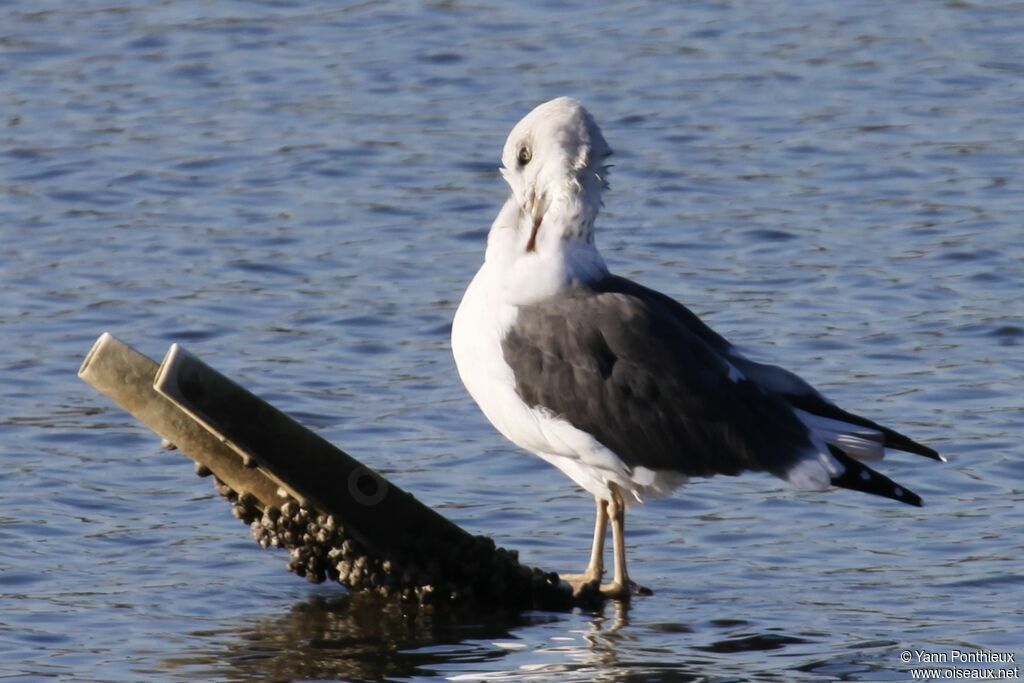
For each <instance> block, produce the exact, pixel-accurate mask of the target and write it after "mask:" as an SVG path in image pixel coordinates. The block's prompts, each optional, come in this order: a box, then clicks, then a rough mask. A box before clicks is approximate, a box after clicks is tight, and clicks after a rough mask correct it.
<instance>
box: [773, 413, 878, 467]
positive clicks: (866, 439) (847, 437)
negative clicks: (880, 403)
mask: <svg viewBox="0 0 1024 683" xmlns="http://www.w3.org/2000/svg"><path fill="white" fill-rule="evenodd" d="M793 412H794V413H796V416H797V417H798V418H799V419H800V421H801V422H803V423H804V426H806V427H807V428H808V429H809V430H811V433H812V434H814V435H816V436H819V437H821V439H822V440H823V441H824V442H825V443H829V444H832V445H833V446H835V447H836V448H838V449H839V450H841V451H843V452H844V453H846V454H847V455H849V456H850V457H851V458H855V459H857V460H860V461H862V462H873V461H876V460H881V459H882V458H884V457H885V444H884V440H885V437H884V436H883V435H882V433H881V432H879V431H876V430H874V429H869V428H868V427H861V426H860V425H853V424H850V423H849V422H842V421H841V420H834V419H832V418H829V417H822V416H821V415H814V414H812V413H808V412H806V411H804V410H799V409H794V411H793Z"/></svg>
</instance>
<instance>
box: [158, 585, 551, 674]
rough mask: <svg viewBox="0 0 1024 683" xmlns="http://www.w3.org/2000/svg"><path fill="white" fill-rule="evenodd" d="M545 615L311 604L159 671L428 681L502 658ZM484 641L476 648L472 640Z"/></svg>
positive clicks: (347, 601)
mask: <svg viewBox="0 0 1024 683" xmlns="http://www.w3.org/2000/svg"><path fill="white" fill-rule="evenodd" d="M559 618H560V617H559V616H557V615H550V614H530V615H524V614H521V613H516V612H506V611H502V610H496V609H487V610H478V609H471V608H465V607H458V608H457V607H451V606H444V605H437V606H434V605H416V604H403V603H400V602H397V601H383V600H381V599H380V598H377V597H376V596H369V595H343V596H338V597H336V598H335V597H324V596H316V597H311V598H309V599H308V600H306V601H303V602H300V603H297V604H296V605H295V606H293V607H292V608H291V609H290V610H289V611H288V612H287V613H285V614H283V615H278V616H270V617H268V618H266V619H265V620H264V621H260V622H256V623H247V624H244V625H242V626H240V627H239V628H238V629H237V630H232V631H218V632H212V633H211V632H203V633H196V634H193V635H195V636H198V637H200V638H201V639H202V640H203V641H205V642H206V643H216V646H215V647H214V648H210V649H205V650H201V651H198V652H192V653H191V654H189V655H186V656H183V657H175V658H170V659H167V660H165V662H164V664H165V665H166V667H167V668H170V669H175V670H179V672H180V670H181V669H186V670H189V671H190V672H191V673H192V674H193V675H194V676H197V677H202V676H210V675H213V674H214V673H215V674H216V675H218V676H222V677H226V678H228V679H230V680H255V679H261V680H296V679H301V680H325V679H326V680H334V679H341V680H376V679H380V678H391V677H404V676H415V675H421V676H422V675H427V676H429V675H432V674H434V673H436V670H435V667H437V666H438V665H442V664H445V663H448V662H453V661H459V662H463V663H471V662H481V663H482V662H487V661H490V660H493V659H497V658H500V657H501V656H502V650H501V649H497V648H494V647H493V646H492V645H491V642H492V641H494V640H498V639H508V638H511V637H512V636H511V634H510V629H512V628H516V627H520V626H528V625H536V624H543V623H546V622H550V621H557V620H558V619H559ZM480 640H486V642H485V643H483V644H481V645H479V646H476V645H474V641H480Z"/></svg>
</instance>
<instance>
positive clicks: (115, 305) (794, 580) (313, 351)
mask: <svg viewBox="0 0 1024 683" xmlns="http://www.w3.org/2000/svg"><path fill="white" fill-rule="evenodd" d="M1022 30H1024V13H1022V12H1021V11H1020V7H1019V5H1014V4H1012V3H1002V2H992V3H966V2H925V1H924V0H911V1H910V2H902V3H883V2H863V3H835V4H823V3H814V2H798V1H793V2H779V3H770V4H754V3H688V4H685V5H681V4H676V3H640V4H638V5H636V6H634V7H632V8H631V9H630V10H629V11H623V10H621V9H617V8H615V7H614V6H612V5H608V6H594V5H592V4H578V5H576V4H567V5H564V6H563V7H562V8H561V9H559V10H552V9H547V7H546V4H542V3H518V4H515V5H511V4H499V3H487V2H484V3H475V4H472V5H469V4H463V3H460V2H448V3H422V4H421V3H403V2H381V3H365V4H352V5H347V6H338V5H337V4H334V3H322V4H321V3H315V2H305V1H302V0H300V1H299V2H295V3H276V2H273V3H271V2H267V3H263V2H227V3H197V2H176V3H142V2H139V3H136V4H123V3H122V4H119V3H116V2H115V3H113V4H109V3H108V4H99V3H94V2H89V1H86V2H79V3H33V4H32V5H31V7H29V6H27V5H25V4H24V3H17V4H8V5H7V6H5V8H4V21H3V22H0V52H2V57H3V58H2V60H0V102H2V103H3V104H2V106H0V188H2V192H3V201H2V202H0V253H2V254H3V255H4V258H3V262H2V265H0V335H2V342H3V343H2V344H0V377H2V378H3V381H2V382H0V462H2V464H3V467H2V469H0V587H2V589H0V614H2V615H3V617H2V618H0V676H5V677H10V678H18V677H24V678H38V677H42V676H51V677H57V678H63V679H66V680H72V679H74V680H81V679H91V680H111V681H113V680H117V681H134V680H198V679H205V680H251V679H253V678H259V677H265V678H277V679H285V678H292V679H327V680H331V679H377V678H381V677H390V678H398V679H422V680H428V679H431V678H438V677H446V678H452V679H457V680H476V679H480V678H511V679H525V678H545V677H546V678H553V679H558V680H580V681H590V680H646V679H648V678H658V677H660V678H661V679H663V680H665V679H671V680H734V679H750V678H755V679H762V680H763V679H775V680H801V679H844V680H880V679H881V680H904V679H906V677H907V674H906V673H905V672H906V671H907V669H909V668H911V665H910V664H906V663H903V662H901V661H900V652H901V651H902V650H905V649H917V650H929V651H937V652H942V651H945V652H949V651H950V650H951V649H953V648H959V649H961V650H964V649H970V650H976V649H979V648H987V649H992V650H1003V651H1010V650H1015V649H1016V650H1019V649H1020V648H1021V647H1022V645H1021V638H1020V635H1019V634H1020V633H1022V632H1024V614H1022V611H1021V610H1022V607H1021V605H1022V604H1024V600H1022V599H1021V598H1022V596H1024V579H1022V578H1021V571H1020V567H1021V565H1020V558H1021V556H1022V552H1024V545H1022V543H1024V542H1022V540H1021V539H1022V538H1024V527H1022V524H1024V523H1022V522H1021V520H1022V519H1024V517H1022V515H1021V509H1022V496H1024V494H1022V488H1021V486H1020V482H1021V480H1022V478H1024V466H1022V462H1024V461H1022V450H1021V446H1020V443H1021V441H1022V439H1024V410H1022V408H1024V400H1022V398H1021V390H1020V388H1021V386H1022V380H1024V353H1022V352H1021V348H1022V344H1024V304H1022V300H1021V292H1022V291H1024V229H1022V221H1021V216H1022V215H1024V189H1022V186H1021V178H1022V173H1021V171H1022V162H1021V159H1024V142H1022V135H1021V130H1022V129H1021V116H1020V112H1021V111H1024V78H1022V76H1024V66H1022V65H1024V47H1022V41H1021V40H1020V35H1021V33H1022ZM561 94H573V95H576V96H579V97H580V98H581V99H583V100H584V101H585V102H586V103H587V105H588V106H589V108H590V109H591V110H592V111H593V112H594V114H595V116H596V117H597V119H598V120H599V122H600V123H601V124H602V125H603V127H604V131H605V134H606V137H607V138H608V140H609V142H610V143H611V145H612V147H613V148H614V149H615V151H616V156H615V163H616V168H615V169H614V171H613V173H612V176H611V183H612V191H611V193H609V195H608V196H607V198H606V199H607V210H606V212H605V213H604V214H603V215H602V217H601V218H600V219H599V223H598V226H599V233H598V239H599V241H600V244H601V245H602V248H603V250H604V252H605V255H606V257H607V259H608V261H609V263H610V265H611V267H612V268H613V270H615V271H617V272H619V273H621V274H623V275H627V276H630V277H634V278H636V279H638V280H639V281H641V282H642V283H644V284H647V285H650V286H653V287H656V288H657V289H660V290H662V291H665V292H667V293H670V294H672V295H673V296H675V297H677V298H679V299H680V300H682V301H684V302H686V303H687V304H688V305H690V306H691V307H692V308H693V309H694V310H695V311H697V312H698V313H699V314H701V315H702V316H704V317H705V319H706V320H708V321H709V322H710V323H711V324H712V325H714V326H715V328H716V329H717V330H719V331H720V332H722V333H723V334H725V335H726V336H728V337H729V338H730V339H732V340H733V341H735V342H737V343H738V344H740V345H741V346H743V347H744V348H745V349H748V350H749V351H750V352H751V353H752V354H753V355H754V356H755V357H758V358H765V359H771V360H772V361H775V362H778V363H780V364H783V365H785V366H787V367H790V368H792V369H794V370H796V371H798V372H799V373H800V374H801V375H803V376H804V377H806V378H807V379H808V380H810V381H811V382H813V383H814V384H816V385H817V386H818V387H819V388H821V389H822V390H824V391H825V392H826V393H828V394H829V395H830V396H831V397H832V398H834V399H835V400H836V401H837V402H839V403H840V404H841V405H843V406H845V407H848V408H850V409H852V410H855V411H859V412H863V413H864V414H866V415H867V416H869V417H871V418H874V419H878V420H880V421H882V422H885V423H890V424H892V425H893V426H895V427H897V428H900V429H901V431H905V432H906V433H908V434H910V435H911V436H913V437H915V438H917V439H919V440H921V441H922V442H924V443H928V444H930V445H933V446H935V447H937V448H938V449H939V450H940V451H941V452H942V453H943V454H945V455H947V456H948V457H949V458H950V462H949V463H948V464H946V465H939V464H936V463H933V462H930V461H927V460H923V459H921V458H913V457H910V456H902V457H901V456H896V457H893V458H891V459H889V460H888V461H887V462H885V463H883V466H882V469H883V470H884V471H885V473H886V474H888V475H890V476H892V477H893V478H894V479H895V480H897V481H899V482H901V483H905V484H906V485H907V486H908V487H910V488H912V489H913V490H915V491H917V492H918V493H920V494H921V495H922V497H923V498H924V500H925V507H924V508H922V509H920V510H917V509H910V508H908V507H907V506H900V505H897V504H895V503H891V502H888V501H885V500H880V499H876V498H871V497H867V496H863V495H858V494H856V493H851V492H839V491H834V492H830V493H827V494H804V493H799V492H796V491H793V490H791V489H789V488H787V487H786V485H785V484H784V483H782V482H780V481H777V480H775V479H772V478H770V477H761V476H748V477H742V478H739V479H727V478H720V479H715V480H710V481H702V482H696V483H694V484H692V485H690V486H689V487H687V488H686V489H684V490H683V491H681V492H680V493H679V494H677V495H676V496H675V497H673V498H672V499H670V500H667V501H662V502H658V503H653V504H651V505H648V506H645V507H643V508H641V509H639V510H636V511H635V512H632V513H631V516H630V521H629V528H630V531H631V535H630V537H629V538H630V545H631V547H630V557H631V560H632V563H631V567H630V569H631V572H632V573H634V574H635V578H636V579H637V580H638V581H640V582H641V583H643V584H644V585H648V586H651V587H652V588H654V589H655V593H656V594H655V596H654V597H653V598H648V599H643V600H637V601H635V602H634V604H633V605H632V606H630V607H628V608H623V607H617V606H615V605H609V606H607V607H606V608H605V609H604V610H602V611H599V612H586V611H577V612H574V613H571V614H551V613H540V612H528V613H519V614H506V613H500V612H495V613H487V614H479V613H465V612H460V611H443V610H442V611H438V610H436V609H434V608H428V609H417V610H415V611H408V610H402V609H400V608H389V609H388V610H381V609H379V608H378V609H369V608H367V607H366V606H365V605H363V604H360V603H359V602H358V601H350V600H347V599H346V598H345V597H344V595H343V594H342V593H340V592H339V590H338V589H337V588H336V587H334V588H332V587H330V586H328V585H326V584H325V585H323V586H310V585H309V584H307V583H306V582H304V581H301V580H299V579H297V578H295V577H294V576H291V575H289V574H287V573H286V572H284V571H283V569H282V563H283V562H285V561H286V560H285V556H284V555H283V554H282V553H278V554H276V555H275V553H273V552H269V551H264V550H261V549H259V548H258V546H257V545H256V544H254V543H253V541H252V540H251V539H250V538H249V537H248V534H247V532H246V529H245V528H244V526H243V525H240V524H239V523H238V521H237V520H235V519H234V518H233V517H232V516H231V514H230V512H229V509H228V506H226V505H225V504H224V502H223V501H222V500H221V499H220V498H219V496H217V494H216V493H215V492H214V491H213V490H212V488H211V486H210V483H209V480H203V479H200V478H197V477H195V476H193V475H192V472H191V467H190V464H189V462H188V461H187V459H185V458H184V457H183V456H182V455H181V454H180V453H175V452H168V451H164V450H161V449H160V448H159V446H158V443H159V442H158V439H156V438H155V437H154V435H153V434H152V433H151V432H149V431H148V430H147V429H145V428H144V427H142V426H140V425H139V424H138V423H137V422H136V421H135V420H134V419H133V418H131V417H130V416H128V415H126V414H124V413H123V412H121V411H120V410H119V409H117V408H115V407H114V406H112V405H110V404H109V403H108V402H107V401H106V400H105V399H103V398H102V397H99V396H98V395H97V394H96V393H95V392H94V391H93V390H91V389H90V388H89V387H88V386H86V385H84V384H83V383H81V382H80V381H79V380H78V379H77V378H76V377H75V371H76V370H77V368H78V366H79V364H80V363H81V360H82V354H83V352H84V350H86V349H88V348H89V346H90V344H91V343H92V341H93V340H94V339H95V338H96V336H97V335H98V334H99V333H100V332H102V331H103V330H110V331H111V332H113V333H114V334H115V335H118V336H121V337H123V338H125V339H131V340H133V342H134V343H135V344H136V345H137V346H138V348H139V349H140V350H141V351H143V352H144V353H146V354H147V355H149V356H151V357H159V356H160V355H161V354H162V352H163V350H164V349H166V348H167V346H168V345H169V344H170V343H172V342H181V343H183V344H185V345H186V346H188V347H189V348H190V349H192V350H194V351H195V352H196V353H197V354H199V355H200V356H202V357H205V358H216V359H217V368H218V370H221V371H222V372H224V374H226V375H228V376H229V377H232V378H234V379H237V380H238V381H239V382H240V383H241V384H243V385H244V386H247V387H250V388H252V389H253V390H255V391H256V392H257V393H259V394H260V395H261V396H262V397H264V398H266V399H267V400H269V401H270V402H272V403H273V404H274V405H276V406H279V407H280V408H281V409H282V410H284V411H286V412H287V413H289V414H290V415H292V416H294V417H296V418H297V419H299V420H300V421H301V422H302V423H304V424H306V425H308V426H310V427H312V428H313V429H314V430H316V431H317V432H318V433H320V434H321V435H323V436H324V437H325V438H327V439H329V440H330V441H332V442H334V443H337V444H339V445H341V446H343V447H344V448H345V449H346V450H348V451H350V452H351V453H353V454H354V455H357V456H358V457H359V458H360V459H361V460H364V461H365V462H367V464H369V465H371V466H373V467H374V468H376V469H378V470H379V471H381V472H382V473H383V474H384V475H385V476H387V477H388V478H389V479H393V480H394V481H395V482H396V483H397V484H398V485H400V486H402V487H403V488H405V489H407V490H409V491H412V492H414V493H415V494H416V496H417V497H418V498H419V499H421V500H423V501H424V502H426V503H428V504H430V505H432V506H434V507H436V508H437V509H439V510H440V511H442V512H443V513H444V514H446V515H448V516H450V517H451V518H452V519H453V520H455V521H456V522H458V523H459V524H460V525H462V526H464V527H465V528H467V529H468V530H470V531H472V532H473V533H487V534H490V535H493V536H494V537H495V540H496V542H497V543H498V544H499V545H502V546H506V547H512V548H517V549H518V550H519V551H520V557H521V559H522V560H523V561H524V562H527V563H529V564H535V565H538V566H543V567H550V568H552V569H561V570H567V571H579V570H580V569H581V568H582V565H583V564H584V561H585V559H586V552H587V548H588V545H589V541H590V538H589V537H590V531H591V520H590V515H591V512H592V505H591V502H590V501H588V500H587V498H586V496H585V495H582V494H581V493H580V492H578V491H576V490H574V488H573V486H572V485H571V483H570V482H569V481H568V480H566V479H565V478H564V477H562V475H560V474H559V473H557V472H556V471H554V470H552V469H550V468H549V467H548V466H546V465H545V464H544V463H542V462H540V461H539V460H537V459H536V458H533V457H531V456H528V455H525V454H521V453H519V452H517V451H516V450H515V449H513V448H512V447H511V446H509V445H508V444H507V443H506V442H505V441H504V440H503V439H502V438H501V437H500V436H499V435H498V434H496V433H494V432H493V430H492V429H491V428H490V426H489V425H488V424H487V423H486V421H485V419H484V418H483V416H481V415H480V414H479V413H478V411H477V409H476V407H475V406H474V405H473V404H472V402H471V400H470V399H469V398H468V396H466V394H465V393H464V390H463V389H462V387H461V386H460V383H459V381H458V378H457V377H456V375H455V371H454V367H453V364H452V361H451V358H450V351H449V349H448V341H447V337H448V330H449V325H450V321H451V316H452V314H453V312H454V310H455V306H456V304H457V302H458V299H459V297H460V296H461V293H462V290H463V289H464V287H465V285H466V284H467V282H468V280H469V278H470V277H471V276H472V274H473V273H474V272H475V270H476V268H477V266H478V265H479V262H480V259H481V258H482V253H483V241H484V238H485V233H486V229H487V227H488V225H489V224H490V221H491V220H492V218H493V216H494V214H495V213H496V211H497V209H498V207H499V205H500V202H501V201H502V199H503V198H504V194H505V188H504V187H503V185H502V182H501V180H500V179H499V178H498V177H497V174H496V173H495V167H496V166H497V163H498V156H499V152H500V149H501V145H502V143H503V141H504V138H505V135H506V134H507V132H508V130H509V128H510V127H511V126H512V125H513V124H514V123H515V121H517V120H518V119H519V118H520V117H521V116H522V114H523V113H525V112H526V111H528V110H529V109H530V108H531V107H532V106H534V105H535V104H536V103H538V102H541V101H543V100H546V99H549V98H551V97H554V96H556V95H561ZM1017 658H1018V660H1019V659H1021V658H1022V656H1021V655H1018V657H1017Z"/></svg>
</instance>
